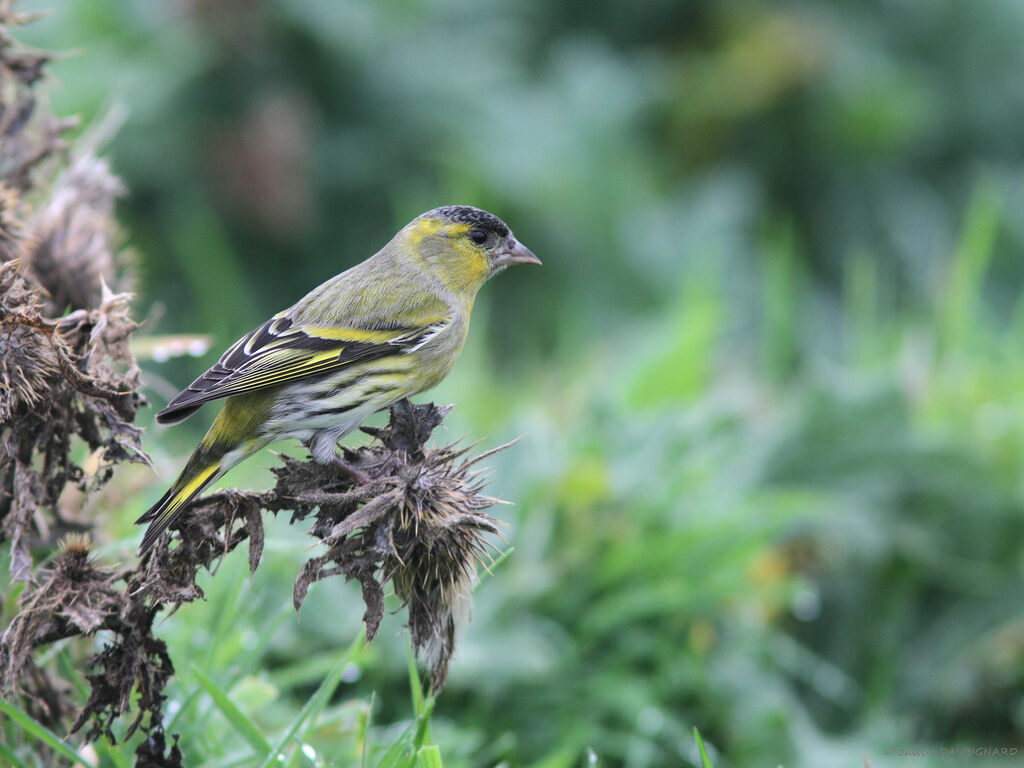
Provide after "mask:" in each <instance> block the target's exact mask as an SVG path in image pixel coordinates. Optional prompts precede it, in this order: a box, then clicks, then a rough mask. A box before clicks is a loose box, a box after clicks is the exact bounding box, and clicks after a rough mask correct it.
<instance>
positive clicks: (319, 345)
mask: <svg viewBox="0 0 1024 768" xmlns="http://www.w3.org/2000/svg"><path fill="white" fill-rule="evenodd" d="M443 322H444V321H443V320H439V322H434V323H430V324H427V325H416V326H401V327H391V328H338V327H330V326H313V325H308V324H301V323H293V321H292V320H291V319H290V318H288V317H287V316H285V315H283V314H281V315H277V316H275V317H273V318H271V319H270V320H268V321H267V322H265V323H263V325H261V326H259V327H258V328H256V329H255V330H253V331H252V332H251V333H249V334H247V335H245V336H243V337H242V338H241V339H239V340H238V341H236V342H235V343H234V344H233V345H232V346H231V348H230V349H228V350H227V351H226V352H225V353H224V354H223V355H222V356H221V358H220V360H218V361H217V363H216V365H214V366H213V367H212V368H210V370H208V371H207V372H206V373H204V374H203V375H202V376H200V377H199V378H198V379H196V380H195V381H194V382H192V383H191V384H190V385H189V386H188V387H187V388H186V389H185V390H183V391H182V392H180V393H179V394H178V395H177V396H176V397H175V398H174V399H173V400H171V402H169V403H168V404H167V407H166V408H164V409H163V410H162V411H160V413H158V414H157V416H156V420H157V421H158V422H159V423H161V424H175V423H177V422H179V421H181V420H183V419H185V418H187V417H188V416H191V415H192V414H193V413H195V412H196V411H197V410H199V407H200V406H201V405H202V404H203V403H207V402H209V401H210V400H217V399H220V398H222V397H231V396H232V395H239V394H242V393H243V392H251V391H253V390H257V389H263V388H265V387H272V386H276V385H278V384H283V383H285V382H288V381H292V380H294V379H299V378H302V377H305V376H311V375H314V374H318V373H325V372H328V371H331V370H334V369H337V368H340V367H342V366H346V365H352V364H353V363H360V362H365V361H368V360H374V359H377V358H381V357H387V356H388V355H394V354H399V353H402V352H405V351H408V350H410V349H412V348H413V347H415V346H416V345H417V344H419V343H421V342H422V341H424V339H426V337H427V336H429V335H430V334H431V333H434V332H435V331H437V330H438V328H439V327H440V325H443Z"/></svg>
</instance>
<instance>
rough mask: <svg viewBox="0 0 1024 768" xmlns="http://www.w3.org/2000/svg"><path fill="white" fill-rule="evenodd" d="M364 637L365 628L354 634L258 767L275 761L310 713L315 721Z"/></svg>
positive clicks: (268, 766)
mask: <svg viewBox="0 0 1024 768" xmlns="http://www.w3.org/2000/svg"><path fill="white" fill-rule="evenodd" d="M365 637H366V630H365V628H364V629H363V630H362V631H360V633H359V634H358V635H357V636H356V639H355V640H353V641H352V644H351V645H350V646H349V647H348V650H347V651H345V655H344V656H342V657H341V659H340V660H339V661H338V663H337V664H335V665H334V669H332V670H331V672H330V674H328V676H327V677H326V678H324V681H323V682H322V683H321V684H320V687H319V688H317V690H316V693H314V694H313V695H312V696H311V697H310V699H309V701H307V702H306V703H305V704H304V705H303V707H302V709H301V710H300V711H299V714H298V715H296V717H295V720H294V721H292V724H291V725H290V726H289V727H288V730H287V731H286V732H285V734H284V736H282V737H281V739H280V740H279V741H278V742H277V746H276V747H274V749H273V750H272V751H271V752H270V754H268V755H267V757H266V759H265V760H264V761H263V762H262V763H261V764H260V768H270V766H271V765H274V764H275V763H276V762H277V760H278V757H279V756H280V755H281V754H283V753H284V750H285V748H286V747H287V746H288V742H290V741H291V740H292V739H293V738H295V734H296V733H298V732H299V729H300V728H301V727H302V724H303V723H304V722H306V719H307V718H309V717H310V716H311V715H312V717H313V720H312V722H313V723H315V722H316V717H317V715H319V714H320V711H321V710H322V709H323V708H324V706H325V705H326V704H327V702H328V701H329V700H330V698H331V695H332V694H333V693H334V690H335V688H337V687H338V683H340V682H341V674H342V672H344V671H345V667H346V666H347V665H348V662H349V659H351V658H352V654H353V653H355V651H356V648H357V647H358V646H359V645H360V644H361V643H362V642H363V640H364V638H365Z"/></svg>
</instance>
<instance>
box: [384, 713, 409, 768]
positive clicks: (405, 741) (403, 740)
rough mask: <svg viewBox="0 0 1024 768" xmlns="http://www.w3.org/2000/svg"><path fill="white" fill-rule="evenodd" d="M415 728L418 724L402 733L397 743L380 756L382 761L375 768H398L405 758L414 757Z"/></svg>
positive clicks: (396, 740)
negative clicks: (413, 740)
mask: <svg viewBox="0 0 1024 768" xmlns="http://www.w3.org/2000/svg"><path fill="white" fill-rule="evenodd" d="M415 727H416V724H415V723H413V724H411V725H410V726H409V727H408V728H406V729H405V730H404V731H402V735H401V736H399V737H398V738H397V739H395V742H394V743H393V744H392V745H391V746H390V747H388V748H387V751H386V752H384V754H383V755H381V756H380V760H378V761H377V765H376V766H374V768H397V766H399V765H401V764H402V763H401V761H402V759H403V758H407V757H408V756H409V755H414V754H415V752H414V751H413V748H412V739H413V734H414V732H415Z"/></svg>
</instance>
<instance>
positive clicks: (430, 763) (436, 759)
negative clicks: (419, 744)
mask: <svg viewBox="0 0 1024 768" xmlns="http://www.w3.org/2000/svg"><path fill="white" fill-rule="evenodd" d="M416 768H444V766H442V765H441V749H440V748H439V747H438V746H436V745H434V744H431V745H430V746H426V747H424V748H423V749H421V750H420V751H419V752H417V753H416Z"/></svg>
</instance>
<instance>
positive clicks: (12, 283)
mask: <svg viewBox="0 0 1024 768" xmlns="http://www.w3.org/2000/svg"><path fill="white" fill-rule="evenodd" d="M18 266H19V265H18V262H7V263H6V264H0V423H2V422H6V421H8V420H9V419H11V418H12V417H13V416H14V414H15V413H17V412H18V411H19V410H20V409H26V410H29V411H34V410H37V409H38V408H39V407H40V406H41V405H42V404H43V403H44V402H45V400H46V398H47V396H48V394H49V393H50V390H51V388H52V387H53V384H54V382H55V381H56V379H57V377H58V375H59V374H60V364H59V363H58V362H57V356H56V354H55V353H54V350H53V348H52V346H51V345H50V344H49V343H48V340H47V338H46V333H45V331H43V330H41V329H40V327H39V326H38V324H37V323H36V320H39V319H41V318H40V314H39V309H40V307H39V303H40V301H39V293H38V291H34V290H31V289H30V288H29V287H28V285H27V284H26V282H25V279H24V277H23V276H22V275H21V273H20V270H19V269H18ZM19 319H23V320H25V321H24V322H20V321H19Z"/></svg>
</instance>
